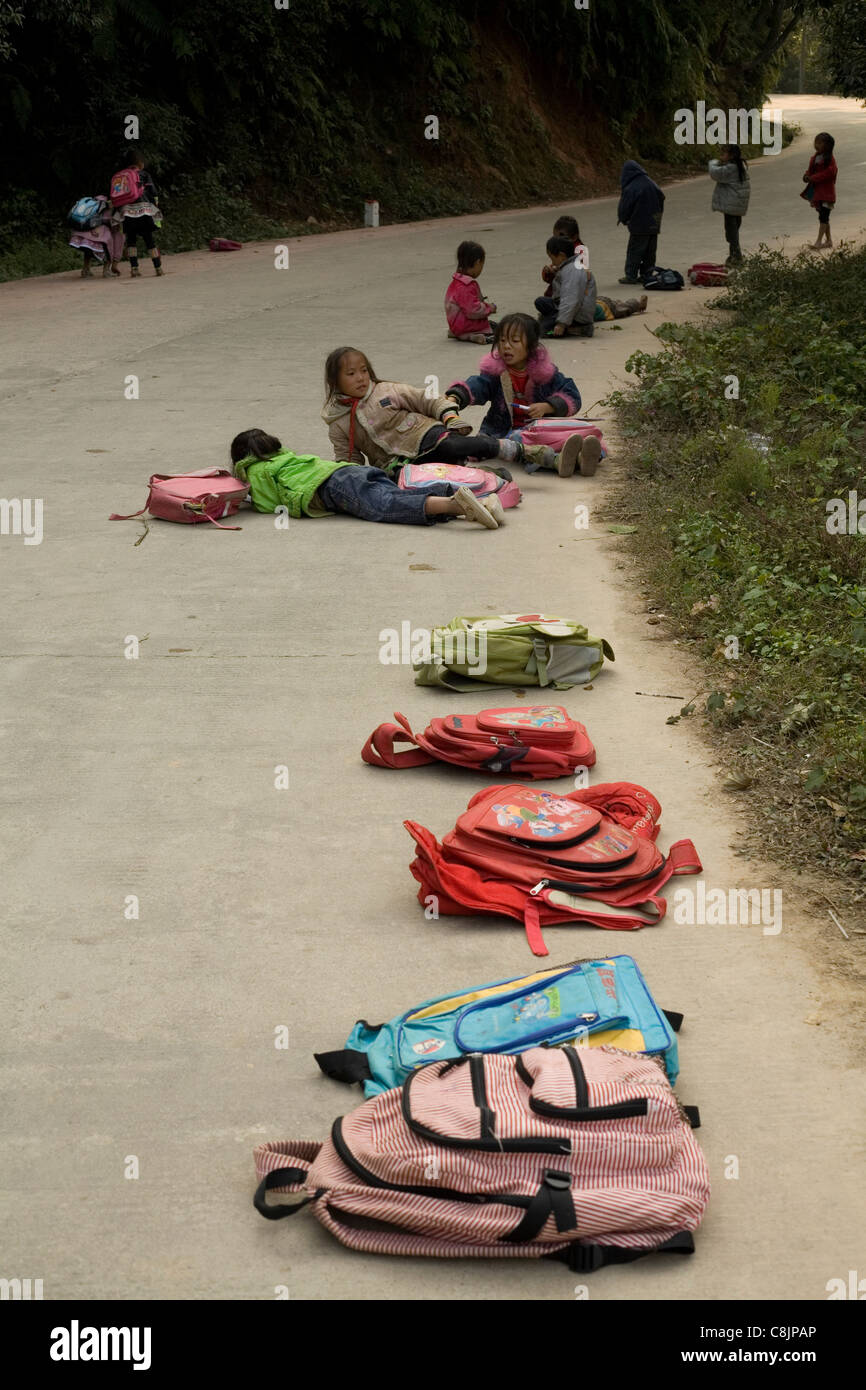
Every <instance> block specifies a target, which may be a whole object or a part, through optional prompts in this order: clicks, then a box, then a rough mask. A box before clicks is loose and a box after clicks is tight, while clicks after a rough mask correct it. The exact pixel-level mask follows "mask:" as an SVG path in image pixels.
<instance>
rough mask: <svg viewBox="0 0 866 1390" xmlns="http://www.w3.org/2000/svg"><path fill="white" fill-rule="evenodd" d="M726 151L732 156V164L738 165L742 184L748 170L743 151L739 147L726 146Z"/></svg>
mask: <svg viewBox="0 0 866 1390" xmlns="http://www.w3.org/2000/svg"><path fill="white" fill-rule="evenodd" d="M725 149H726V150H727V152H728V154H729V155H730V157H731V161H732V163H734V164H736V166H737V169H738V170H739V174H740V183H742V182H743V179H744V178H745V177H746V169H747V168H748V165H747V164H746V161H745V160H744V159H743V151H742V150H741V149H740V147H739V145H726V146H725Z"/></svg>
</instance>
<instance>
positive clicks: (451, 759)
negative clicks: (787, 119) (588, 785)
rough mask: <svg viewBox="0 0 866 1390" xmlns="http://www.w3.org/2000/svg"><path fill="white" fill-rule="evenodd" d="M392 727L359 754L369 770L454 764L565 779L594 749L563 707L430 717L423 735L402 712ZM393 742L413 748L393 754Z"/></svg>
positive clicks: (589, 762) (591, 759)
mask: <svg viewBox="0 0 866 1390" xmlns="http://www.w3.org/2000/svg"><path fill="white" fill-rule="evenodd" d="M394 718H395V719H396V721H397V723H396V724H380V725H379V727H378V728H377V729H374V730H373V732H372V734H371V735H370V737H369V738H368V739H367V742H366V743H365V744H364V747H363V749H362V751H361V757H362V758H363V759H364V762H365V763H369V764H370V765H371V767H419V766H421V764H423V763H434V762H442V763H453V764H454V765H455V766H456V767H469V768H472V770H473V771H474V772H482V773H483V772H503V771H504V770H505V769H509V770H511V771H514V772H515V773H519V774H520V776H521V777H532V778H537V777H569V776H571V775H572V773H573V772H574V770H575V768H577V767H592V766H593V765H594V763H595V749H594V748H593V746H592V743H591V742H590V739H589V735H588V734H587V732H586V729H585V728H584V726H583V724H580V723H578V721H577V720H576V719H572V718H571V717H570V715H569V714H568V713H567V711H566V710H564V709H563V707H562V705H518V706H517V707H516V708H513V709H482V710H479V711H478V713H477V714H447V715H445V717H444V718H440V719H431V720H430V723H429V724H428V725H427V728H426V729H425V730H424V732H423V734H413V732H412V729H411V727H410V725H409V721H408V719H407V718H406V716H405V715H404V714H395V715H394ZM395 743H409V744H413V745H414V746H413V747H411V748H408V749H404V750H402V751H401V752H399V753H398V752H397V751H396V750H395V748H394V744H395Z"/></svg>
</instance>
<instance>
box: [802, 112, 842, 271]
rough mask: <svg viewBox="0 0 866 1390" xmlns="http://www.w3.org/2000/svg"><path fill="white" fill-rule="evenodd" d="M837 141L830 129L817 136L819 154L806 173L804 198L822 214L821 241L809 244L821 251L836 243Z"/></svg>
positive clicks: (814, 155) (811, 160)
mask: <svg viewBox="0 0 866 1390" xmlns="http://www.w3.org/2000/svg"><path fill="white" fill-rule="evenodd" d="M835 143H836V141H835V140H834V139H833V136H832V135H828V134H827V132H826V131H822V132H821V134H820V135H816V136H815V153H814V154H813V155H812V158H811V159H810V160H809V167H808V169H807V170H806V172H805V174H804V175H803V182H804V183H805V184H807V185H808V187H807V188H805V189H804V190H803V192H802V194H801V197H803V198H808V199H809V202H810V203H811V204H812V207H813V208H814V209H815V211H816V212H817V214H818V240H817V241H814V242H810V243H809V244H810V246H811V248H812V250H813V251H821V250H823V248H824V247H825V246H826V247H827V249H828V250H829V249H830V247H831V246H832V245H833V242H832V241H831V239H830V213H831V212H832V210H833V204H834V203H835V201H836V174H837V173H838V169H837V167H836V161H835V159H834V158H833V146H834V145H835Z"/></svg>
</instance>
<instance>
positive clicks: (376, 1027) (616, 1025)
mask: <svg viewBox="0 0 866 1390" xmlns="http://www.w3.org/2000/svg"><path fill="white" fill-rule="evenodd" d="M681 1023H682V1014H672V1013H668V1012H667V1011H666V1010H662V1009H660V1008H659V1007H658V1005H657V1004H656V1002H655V1000H654V999H653V997H652V995H651V994H650V992H649V989H648V988H647V984H646V981H645V980H644V977H643V975H642V974H641V972H640V970H639V969H638V967H637V964H636V963H635V961H634V960H632V958H631V956H613V957H608V958H606V959H603V960H580V961H572V962H571V963H570V964H568V965H557V966H553V967H552V968H549V969H547V970H535V971H533V972H532V973H531V974H529V975H521V976H518V977H517V978H516V979H511V980H498V981H496V983H494V984H488V985H479V986H477V987H476V988H473V989H468V990H462V991H460V992H459V993H458V994H443V995H440V996H439V997H438V998H437V999H428V1000H427V1001H426V1003H424V1004H419V1005H417V1006H416V1007H415V1008H413V1009H409V1010H408V1012H407V1013H404V1014H401V1015H400V1017H399V1018H394V1019H392V1020H391V1022H390V1023H380V1024H372V1023H367V1022H366V1020H364V1019H361V1020H360V1021H359V1022H358V1023H356V1024H355V1027H354V1028H353V1029H352V1032H351V1033H350V1035H349V1037H348V1039H347V1041H346V1046H345V1048H344V1049H343V1050H342V1051H340V1052H318V1053H316V1054H315V1055H316V1061H317V1062H318V1064H319V1066H320V1067H321V1069H322V1071H323V1072H324V1073H325V1075H326V1076H330V1077H331V1078H332V1079H333V1080H335V1081H345V1082H349V1083H351V1082H358V1083H359V1084H360V1085H362V1086H363V1088H364V1094H365V1095H366V1096H368V1097H369V1096H375V1095H378V1093H379V1092H380V1091H387V1090H390V1089H391V1088H392V1087H394V1086H402V1085H403V1083H404V1081H405V1080H406V1078H407V1077H408V1076H409V1075H410V1073H411V1072H413V1071H415V1070H416V1068H418V1067H423V1066H425V1065H426V1064H427V1063H428V1062H444V1061H451V1060H454V1059H457V1058H461V1057H464V1056H466V1055H467V1054H469V1053H478V1052H508V1053H516V1052H525V1051H526V1050H527V1049H528V1048H530V1047H539V1046H545V1047H548V1046H549V1047H557V1046H560V1045H562V1044H563V1043H574V1042H577V1043H579V1044H582V1043H584V1042H585V1043H587V1044H588V1045H589V1046H590V1047H597V1046H600V1045H601V1044H602V1043H608V1044H610V1045H611V1046H612V1047H619V1048H622V1049H623V1050H625V1051H628V1052H640V1053H643V1054H644V1055H647V1056H652V1057H658V1058H659V1059H660V1060H661V1061H663V1063H664V1068H665V1071H666V1072H667V1075H668V1079H669V1080H670V1082H671V1084H672V1085H673V1083H674V1082H675V1081H676V1079H677V1074H678V1072H679V1059H678V1056H677V1040H676V1038H675V1036H674V1033H675V1032H676V1031H677V1030H678V1029H679V1026H680V1024H681Z"/></svg>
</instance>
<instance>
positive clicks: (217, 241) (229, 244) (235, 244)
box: [208, 236, 244, 251]
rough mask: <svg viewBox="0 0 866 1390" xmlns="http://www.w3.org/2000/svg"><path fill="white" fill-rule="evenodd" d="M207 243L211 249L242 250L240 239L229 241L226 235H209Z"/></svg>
mask: <svg viewBox="0 0 866 1390" xmlns="http://www.w3.org/2000/svg"><path fill="white" fill-rule="evenodd" d="M208 245H209V246H210V249H211V251H242V250H243V245H244V244H243V242H242V241H231V240H230V239H229V238H228V237H224V236H215V237H211V239H210V241H209V242H208Z"/></svg>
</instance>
